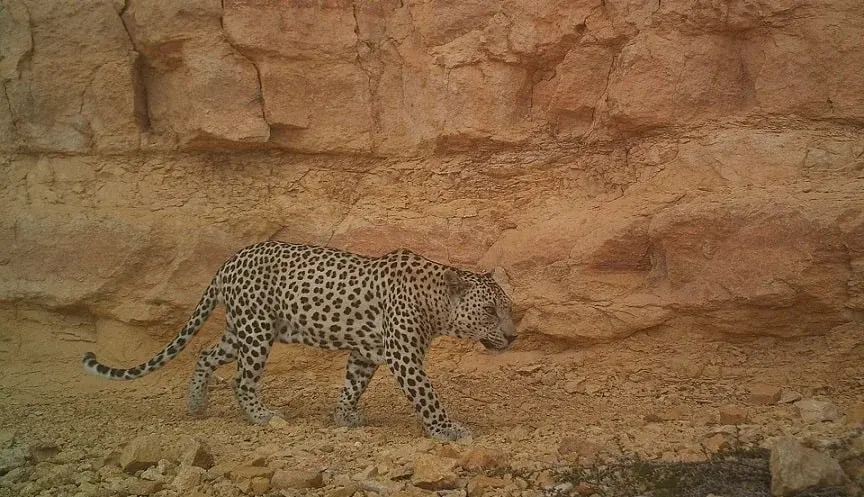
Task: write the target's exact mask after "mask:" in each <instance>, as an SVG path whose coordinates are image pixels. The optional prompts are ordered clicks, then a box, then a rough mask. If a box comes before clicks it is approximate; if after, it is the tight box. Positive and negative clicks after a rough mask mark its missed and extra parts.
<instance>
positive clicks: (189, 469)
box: [171, 465, 206, 493]
mask: <svg viewBox="0 0 864 497" xmlns="http://www.w3.org/2000/svg"><path fill="white" fill-rule="evenodd" d="M204 473H206V470H204V468H201V467H198V466H187V465H183V466H180V469H179V470H178V471H177V476H175V477H174V479H173V480H172V481H171V488H173V489H174V490H176V491H178V492H181V493H185V492H190V491H192V489H194V488H195V487H197V486H198V485H200V484H201V482H202V481H203V479H204Z"/></svg>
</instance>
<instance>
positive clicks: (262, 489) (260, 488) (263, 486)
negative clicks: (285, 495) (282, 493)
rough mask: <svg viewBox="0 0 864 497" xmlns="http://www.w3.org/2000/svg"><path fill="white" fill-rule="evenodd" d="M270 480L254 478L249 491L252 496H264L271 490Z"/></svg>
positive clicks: (259, 477)
mask: <svg viewBox="0 0 864 497" xmlns="http://www.w3.org/2000/svg"><path fill="white" fill-rule="evenodd" d="M270 486H271V484H270V480H269V479H267V478H264V477H262V476H258V477H255V478H252V480H251V481H250V483H249V491H250V493H251V494H252V495H262V494H264V493H266V492H267V491H268V490H270Z"/></svg>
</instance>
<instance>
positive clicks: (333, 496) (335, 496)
mask: <svg viewBox="0 0 864 497" xmlns="http://www.w3.org/2000/svg"><path fill="white" fill-rule="evenodd" d="M358 490H360V486H359V485H357V484H356V483H349V484H348V485H345V486H344V487H338V488H334V489H333V490H331V491H329V492H327V497H351V496H352V495H354V493H355V492H357V491H358Z"/></svg>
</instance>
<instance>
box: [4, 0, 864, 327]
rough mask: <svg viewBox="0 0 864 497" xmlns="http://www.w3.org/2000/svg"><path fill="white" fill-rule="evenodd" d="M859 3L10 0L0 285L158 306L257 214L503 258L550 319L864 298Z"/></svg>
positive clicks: (291, 226) (832, 317)
mask: <svg viewBox="0 0 864 497" xmlns="http://www.w3.org/2000/svg"><path fill="white" fill-rule="evenodd" d="M862 9H864V4H861V3H860V2H855V1H851V0H849V1H836V2H811V1H808V0H758V1H755V0H754V1H746V2H735V3H734V5H728V6H727V5H725V4H723V5H721V3H717V2H697V3H695V4H694V3H693V2H684V1H670V2H662V3H661V2H656V3H651V2H628V1H606V2H600V1H599V0H579V1H575V2H565V3H561V2H552V1H548V2H540V3H537V2H531V3H525V2H498V3H494V2H493V3H482V2H481V3H468V4H461V3H460V4H456V3H448V4H442V3H439V2H425V1H406V2H399V1H395V0H394V1H381V2H372V3H369V2H359V3H355V4H352V3H349V2H317V3H303V2H247V1H235V0H226V1H224V2H219V1H206V2H192V1H182V2H176V1H172V2H167V1H155V2H154V1H147V2H145V1H137V0H129V1H128V2H126V3H125V4H121V3H117V2H109V1H107V0H105V1H99V0H88V1H84V2H53V1H50V2H49V1H47V0H10V1H9V2H6V4H5V7H4V15H3V16H0V55H2V56H0V79H2V84H3V90H4V91H3V92H0V151H3V155H2V156H0V185H2V188H0V234H2V235H0V236H2V237H3V240H4V242H6V243H0V280H2V281H3V282H4V284H3V285H2V286H0V302H2V303H3V305H4V306H6V307H9V308H14V309H19V308H23V307H26V308H28V309H33V308H35V309H46V308H47V309H57V310H60V312H61V313H62V312H67V311H68V310H70V309H73V310H74V312H75V313H76V315H85V316H88V319H90V320H91V321H92V323H93V326H92V328H93V329H92V330H90V331H89V332H88V333H90V334H95V336H96V337H100V336H104V337H106V338H105V339H104V340H110V338H108V337H111V336H115V337H116V336H121V335H122V336H128V335H130V334H134V333H135V332H136V330H138V329H139V327H141V326H153V325H159V326H160V327H162V329H164V330H165V331H168V330H172V331H173V330H174V329H175V328H176V326H177V324H178V323H179V322H180V321H181V320H182V319H183V318H184V316H185V314H186V313H187V312H188V310H189V309H190V307H191V306H192V305H193V303H194V302H195V301H196V300H197V299H198V297H199V294H200V291H201V289H202V288H203V287H204V285H205V284H206V282H207V281H208V280H209V278H210V276H211V275H212V274H213V272H214V271H215V270H216V269H217V268H218V266H219V265H220V264H221V263H222V261H223V260H224V259H225V258H226V257H228V256H229V255H230V254H231V253H232V252H234V251H235V250H237V249H238V248H240V247H241V246H243V245H245V244H248V243H251V242H254V241H259V240H262V239H267V238H277V239H283V240H290V241H298V242H310V243H320V244H327V245H331V246H335V247H340V248H346V249H349V250H354V251H358V252H363V253H366V254H371V255H377V254H381V253H384V252H387V251H389V250H392V249H394V248H397V247H403V246H404V247H408V248H411V249H414V250H416V251H418V252H421V253H423V254H424V255H427V256H428V257H430V258H433V259H436V260H440V261H442V262H450V263H453V264H456V265H460V266H464V267H469V268H477V269H485V268H492V267H500V268H502V269H503V271H501V272H499V274H500V275H502V277H503V278H504V279H506V281H504V283H505V284H506V285H507V286H508V289H509V290H510V292H511V293H512V294H513V296H514V298H515V301H516V302H517V307H518V308H517V311H518V314H519V315H520V317H521V318H522V319H521V324H520V329H521V330H522V331H523V332H527V333H539V334H543V335H546V336H554V337H558V338H562V339H564V340H567V341H581V342H590V341H608V340H614V339H618V338H622V337H626V336H629V335H631V334H633V333H636V332H639V331H643V330H654V329H659V328H669V329H679V330H695V331H698V332H708V333H711V334H713V335H714V336H725V335H772V336H780V337H794V336H802V335H814V334H822V333H826V332H828V331H829V330H831V329H832V328H834V327H836V326H838V325H844V324H846V323H850V322H860V321H861V316H862V314H864V283H862V281H864V207H862V206H864V194H862V192H864V183H862V181H864V180H862V177H861V170H862V168H864V159H862V157H864V139H862V138H861V136H864V134H862V133H861V126H860V123H861V119H862V117H864V100H862V98H864V97H862V95H864V87H862V84H864V83H862V79H861V78H860V77H858V75H860V74H861V73H862V72H864V55H862V51H861V50H857V46H858V41H859V40H860V39H861V36H862V35H864V22H862V21H861V19H864V15H862V14H864V10H862ZM324 25H326V26H327V30H326V31H325V30H322V29H321V26H324ZM829 27H830V29H829ZM226 150H227V151H228V152H226ZM296 152H302V154H297V153H296ZM13 314H14V313H13ZM99 340H100V341H103V339H102V338H99Z"/></svg>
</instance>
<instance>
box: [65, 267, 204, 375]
mask: <svg viewBox="0 0 864 497" xmlns="http://www.w3.org/2000/svg"><path fill="white" fill-rule="evenodd" d="M220 293H221V292H220V291H219V285H218V283H217V278H214V279H213V281H211V282H210V285H208V286H207V289H206V290H205V291H204V295H202V296H201V300H200V301H199V302H198V306H197V307H195V312H193V313H192V316H191V317H190V318H189V320H188V321H187V322H186V326H184V327H183V330H182V331H180V333H179V334H178V335H177V336H176V337H175V338H174V340H171V342H170V343H168V345H166V346H165V348H163V349H162V350H161V351H159V353H158V354H156V355H155V356H153V358H152V359H150V360H149V361H147V362H145V363H141V364H139V365H137V366H135V367H133V368H128V369H123V368H112V367H110V366H106V365H104V364H102V363H100V362H99V361H97V360H96V355H95V354H93V353H92V352H87V353H86V354H84V357H83V358H81V364H82V365H83V366H84V370H85V371H87V372H88V373H92V374H95V375H96V376H101V377H103V378H108V379H111V380H134V379H136V378H140V377H142V376H144V375H147V374H150V373H152V372H153V371H156V370H157V369H160V368H161V367H162V366H164V365H165V364H166V363H167V362H168V361H170V360H171V359H174V358H175V357H177V355H178V354H180V352H181V351H182V350H183V349H184V348H186V344H188V343H189V340H191V339H192V337H194V336H195V334H196V333H198V330H199V329H201V327H202V326H203V325H204V323H205V322H206V321H207V318H209V317H210V314H211V313H212V312H213V309H215V308H216V306H217V305H218V304H219V302H220V300H221V299H220V297H221V295H220Z"/></svg>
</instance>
